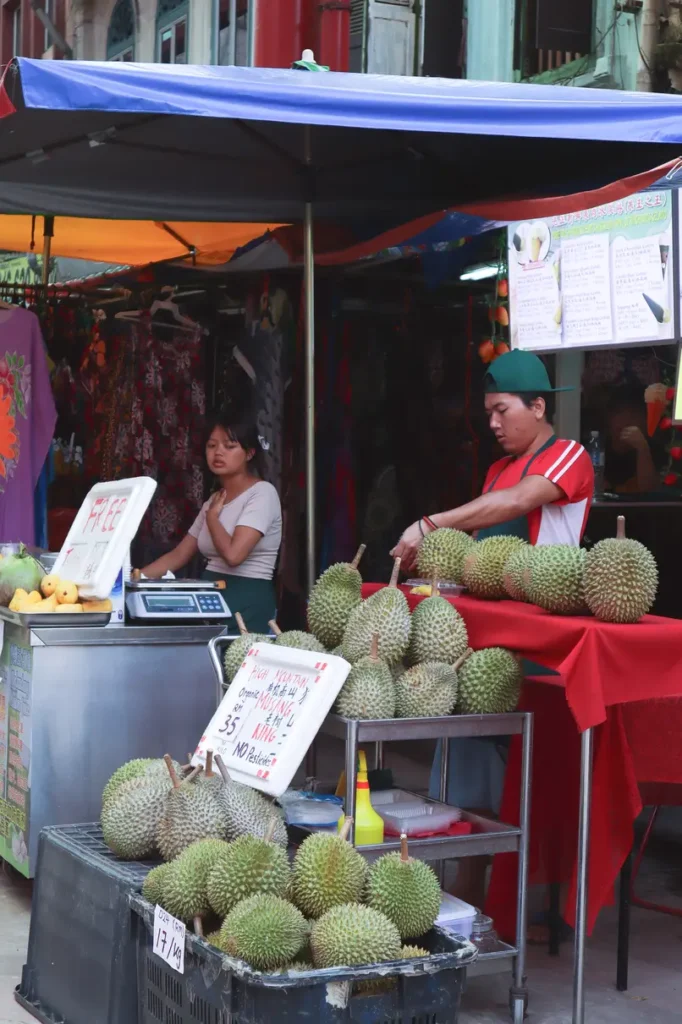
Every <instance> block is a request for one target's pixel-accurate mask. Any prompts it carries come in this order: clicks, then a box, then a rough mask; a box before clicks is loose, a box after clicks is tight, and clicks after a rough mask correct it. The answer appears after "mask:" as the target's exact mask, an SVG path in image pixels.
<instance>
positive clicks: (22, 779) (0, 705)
mask: <svg viewBox="0 0 682 1024" xmlns="http://www.w3.org/2000/svg"><path fill="white" fill-rule="evenodd" d="M15 632H19V631H14V630H11V629H6V630H5V642H4V644H3V648H2V657H1V658H0V857H2V858H3V859H4V860H6V861H8V862H9V863H10V864H12V865H13V867H15V868H16V869H17V871H20V872H21V873H22V874H23V875H26V876H27V877H28V875H29V858H28V843H29V836H28V824H29V810H30V808H29V804H30V769H31V677H32V667H33V651H32V649H31V647H30V646H28V645H27V644H24V643H22V642H18V638H17V637H16V635H13V634H15Z"/></svg>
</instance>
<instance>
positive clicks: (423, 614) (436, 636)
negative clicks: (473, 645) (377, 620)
mask: <svg viewBox="0 0 682 1024" xmlns="http://www.w3.org/2000/svg"><path fill="white" fill-rule="evenodd" d="M431 594H432V596H431V597H427V598H425V599H424V600H423V601H420V603H419V604H418V605H417V607H416V608H415V610H414V611H413V613H412V632H411V634H410V646H409V648H408V651H407V658H406V661H407V662H408V664H409V665H417V664H419V662H422V661H442V662H445V663H446V664H449V665H452V664H454V663H455V662H456V661H457V659H458V658H461V656H462V655H463V654H464V652H465V651H466V649H467V647H468V646H469V635H468V633H467V628H466V625H465V624H464V619H463V618H462V616H461V615H460V614H459V612H458V611H457V609H456V608H455V607H453V605H451V604H450V602H449V601H446V600H445V598H444V597H441V596H440V594H439V592H438V582H437V581H436V580H434V581H433V583H432V590H431Z"/></svg>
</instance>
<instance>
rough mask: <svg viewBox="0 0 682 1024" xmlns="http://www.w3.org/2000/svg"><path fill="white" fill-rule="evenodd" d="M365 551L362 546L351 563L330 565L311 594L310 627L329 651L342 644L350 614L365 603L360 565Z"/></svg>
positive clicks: (309, 603) (309, 608)
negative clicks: (359, 570)
mask: <svg viewBox="0 0 682 1024" xmlns="http://www.w3.org/2000/svg"><path fill="white" fill-rule="evenodd" d="M364 551H365V545H364V544H363V545H362V547H361V548H360V550H359V551H358V553H357V555H356V556H355V558H354V559H353V561H352V562H337V563H336V565H330V567H329V568H328V569H326V570H325V571H324V572H323V573H322V575H321V576H320V578H319V579H318V581H317V583H316V584H315V586H314V587H313V589H312V592H311V594H310V600H309V602H308V628H309V629H310V631H311V633H314V634H315V636H316V637H317V639H318V640H319V641H320V643H322V644H324V645H325V647H327V648H329V650H331V649H332V648H334V647H338V646H339V645H340V644H341V641H342V640H343V634H344V631H345V629H346V626H347V625H348V619H349V618H350V615H351V612H352V611H353V610H354V609H355V608H357V607H358V605H359V604H360V603H361V601H362V576H361V575H360V573H359V572H358V565H359V564H360V559H361V558H362V556H363V554H364Z"/></svg>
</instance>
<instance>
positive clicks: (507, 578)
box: [502, 544, 536, 601]
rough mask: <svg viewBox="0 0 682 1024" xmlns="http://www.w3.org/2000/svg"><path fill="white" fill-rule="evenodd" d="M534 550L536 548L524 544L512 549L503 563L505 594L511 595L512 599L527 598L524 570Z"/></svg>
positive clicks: (523, 599)
mask: <svg viewBox="0 0 682 1024" xmlns="http://www.w3.org/2000/svg"><path fill="white" fill-rule="evenodd" d="M535 551H536V548H534V547H532V546H531V545H530V544H526V545H525V546H524V547H522V548H517V549H516V551H512V553H511V555H510V556H509V558H508V559H507V561H506V562H505V563H504V571H503V573H502V580H503V583H504V589H505V590H506V592H507V596H508V597H511V599H512V601H527V600H528V595H527V594H526V570H528V569H529V568H530V565H531V562H532V561H533V556H534V554H535Z"/></svg>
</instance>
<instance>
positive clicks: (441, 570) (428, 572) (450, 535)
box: [417, 529, 474, 583]
mask: <svg viewBox="0 0 682 1024" xmlns="http://www.w3.org/2000/svg"><path fill="white" fill-rule="evenodd" d="M473 545H474V541H473V540H472V539H471V537H470V536H469V534H468V533H462V531H461V530H449V529H441V530H433V531H432V532H431V533H427V535H426V537H425V538H424V540H423V541H422V544H421V547H420V549H419V556H418V560H417V567H418V569H419V575H420V577H421V578H422V579H425V580H432V579H439V580H446V581H447V582H448V583H461V582H462V572H463V570H464V559H465V558H466V557H467V555H469V554H471V550H472V548H473Z"/></svg>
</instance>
